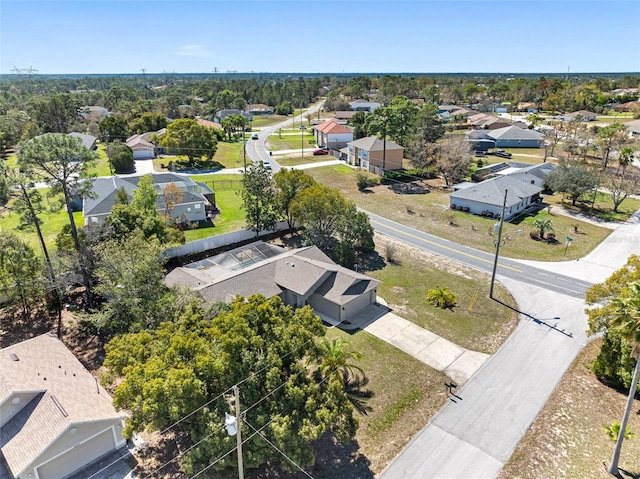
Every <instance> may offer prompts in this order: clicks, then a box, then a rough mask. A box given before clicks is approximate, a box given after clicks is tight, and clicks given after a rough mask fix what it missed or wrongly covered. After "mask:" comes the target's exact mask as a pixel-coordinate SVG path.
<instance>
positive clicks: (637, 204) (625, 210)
mask: <svg viewBox="0 0 640 479" xmlns="http://www.w3.org/2000/svg"><path fill="white" fill-rule="evenodd" d="M545 201H546V202H547V203H549V204H550V205H554V206H559V207H564V208H565V209H566V210H569V211H575V212H576V213H582V214H586V215H589V216H593V217H595V218H598V219H601V220H603V221H626V220H628V219H629V218H630V217H631V216H632V215H633V214H634V213H635V212H636V211H638V210H639V209H640V200H638V199H636V198H626V199H625V200H624V201H623V202H622V203H620V206H618V211H617V212H616V213H614V212H613V201H612V200H611V195H610V194H609V193H605V192H602V191H598V192H597V196H596V202H595V207H594V208H593V209H592V208H591V205H592V204H593V193H588V194H585V195H584V198H583V199H580V200H578V201H576V205H575V206H573V205H572V204H571V200H569V199H566V198H564V196H563V195H562V194H561V193H556V194H554V195H547V196H545Z"/></svg>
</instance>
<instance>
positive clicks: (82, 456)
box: [36, 428, 116, 479]
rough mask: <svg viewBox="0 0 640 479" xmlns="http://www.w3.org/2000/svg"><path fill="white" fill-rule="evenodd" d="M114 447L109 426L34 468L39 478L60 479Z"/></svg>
mask: <svg viewBox="0 0 640 479" xmlns="http://www.w3.org/2000/svg"><path fill="white" fill-rule="evenodd" d="M115 447H116V444H115V439H114V437H113V430H112V429H111V428H109V429H107V430H106V431H103V432H101V433H100V434H98V435H97V436H94V437H93V438H91V439H89V440H88V441H86V442H84V443H82V444H78V445H77V446H75V447H74V448H73V449H70V450H69V451H67V452H65V453H64V454H62V455H61V456H58V457H56V458H55V459H52V460H51V461H49V462H46V463H44V464H43V465H41V466H38V467H37V468H36V470H37V471H38V476H39V477H40V479H62V478H63V477H65V476H68V475H69V474H71V473H72V472H73V471H76V470H78V469H80V468H82V467H84V466H86V465H87V464H89V463H91V462H93V460H95V459H97V458H99V457H101V456H103V455H105V454H106V453H108V452H110V451H112V450H113V449H115Z"/></svg>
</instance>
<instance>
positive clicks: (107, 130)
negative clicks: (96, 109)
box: [98, 115, 154, 141]
mask: <svg viewBox="0 0 640 479" xmlns="http://www.w3.org/2000/svg"><path fill="white" fill-rule="evenodd" d="M149 131H154V130H149ZM98 132H99V137H100V141H113V140H121V141H124V140H126V139H127V137H128V136H129V125H128V124H127V120H125V119H124V118H123V117H121V116H115V115H110V116H107V117H105V118H103V119H102V120H101V121H100V123H98ZM143 133H144V132H143Z"/></svg>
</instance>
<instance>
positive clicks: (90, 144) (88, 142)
mask: <svg viewBox="0 0 640 479" xmlns="http://www.w3.org/2000/svg"><path fill="white" fill-rule="evenodd" d="M69 136H72V137H74V138H80V141H81V142H82V146H84V147H85V148H88V149H89V150H95V149H96V148H97V147H98V146H97V144H96V141H97V140H98V139H97V138H96V137H95V136H93V135H87V134H86V133H76V132H73V133H69Z"/></svg>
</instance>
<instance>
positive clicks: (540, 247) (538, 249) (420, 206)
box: [308, 165, 611, 261]
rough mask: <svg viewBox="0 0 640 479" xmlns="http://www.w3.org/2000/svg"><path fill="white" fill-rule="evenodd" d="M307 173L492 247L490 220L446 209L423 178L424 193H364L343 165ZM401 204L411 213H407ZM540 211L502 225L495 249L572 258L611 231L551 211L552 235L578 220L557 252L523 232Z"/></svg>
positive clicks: (427, 226) (383, 209)
mask: <svg viewBox="0 0 640 479" xmlns="http://www.w3.org/2000/svg"><path fill="white" fill-rule="evenodd" d="M308 174H310V175H311V176H313V177H314V178H315V179H316V180H317V181H319V182H321V183H324V184H327V185H330V186H332V187H334V188H337V189H339V190H340V191H342V193H343V194H344V195H346V196H347V197H348V198H349V199H351V200H353V201H355V203H356V204H357V205H358V206H360V207H361V208H364V209H365V210H368V211H371V212H372V213H376V214H378V215H380V216H384V217H386V218H392V219H393V220H395V221H398V222H399V223H402V224H405V225H407V226H411V227H413V228H417V229H419V230H421V231H425V232H428V233H431V234H434V235H436V236H440V237H442V238H445V239H449V240H451V241H457V242H459V243H461V244H464V245H468V246H471V247H474V248H477V249H480V250H483V251H487V252H493V251H495V247H494V245H493V242H494V240H495V239H496V238H495V236H494V235H493V224H494V223H495V220H491V219H486V218H482V217H480V216H474V215H470V214H466V213H462V212H458V211H451V210H449V209H448V206H449V198H448V197H447V195H448V193H449V190H444V189H441V188H439V187H433V186H431V185H430V184H428V183H424V188H425V190H423V191H429V193H425V194H415V192H409V193H410V194H407V193H406V192H405V191H404V190H402V189H399V188H397V187H396V185H380V186H376V187H374V188H371V189H370V190H369V192H368V193H361V192H359V191H358V189H357V187H356V182H355V174H356V172H355V171H354V170H353V169H351V168H349V167H348V166H346V165H332V166H324V167H319V168H312V169H310V170H308ZM411 193H412V194H411ZM407 207H409V208H410V209H411V210H412V211H413V213H408V212H407ZM546 214H547V213H546V212H545V211H544V210H542V211H539V212H538V213H536V214H534V215H532V216H527V217H523V218H519V219H518V220H517V221H515V222H512V223H507V224H505V228H504V233H505V238H510V239H508V240H505V244H504V246H503V247H502V248H501V250H500V251H501V254H503V255H504V256H508V257H512V258H522V259H534V260H541V261H563V260H570V259H576V258H580V257H582V256H584V255H586V254H587V253H588V252H590V251H591V250H592V249H593V248H595V247H596V246H597V245H598V244H600V243H601V242H602V241H603V240H604V239H605V238H606V237H607V236H608V235H609V234H610V233H611V230H609V229H606V228H601V227H598V226H594V225H592V224H589V223H585V222H581V221H577V220H575V219H573V218H569V217H565V216H561V215H559V214H558V215H554V216H553V223H554V229H555V233H556V236H557V237H558V238H563V237H564V236H567V235H570V234H571V233H572V232H573V225H575V224H578V225H579V231H582V232H583V233H584V234H581V235H579V236H578V237H577V238H575V241H574V242H573V243H572V246H571V248H569V250H568V252H567V254H566V256H563V253H564V246H563V244H562V243H561V242H560V243H558V244H547V243H544V242H540V241H534V240H532V239H531V238H529V231H530V230H532V229H533V227H532V223H533V221H534V220H535V219H536V218H537V217H543V216H544V215H546ZM451 223H453V225H452V224H451ZM518 230H522V232H521V233H518V232H517V231H518Z"/></svg>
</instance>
